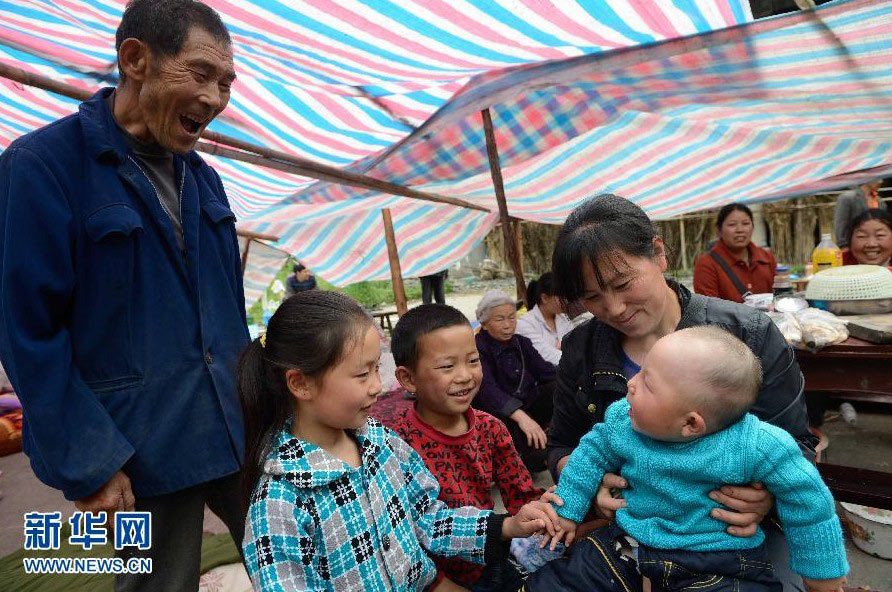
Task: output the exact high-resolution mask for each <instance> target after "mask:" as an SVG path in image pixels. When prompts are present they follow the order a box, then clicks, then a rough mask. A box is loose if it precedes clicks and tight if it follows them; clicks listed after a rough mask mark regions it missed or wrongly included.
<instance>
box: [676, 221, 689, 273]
mask: <svg viewBox="0 0 892 592" xmlns="http://www.w3.org/2000/svg"><path fill="white" fill-rule="evenodd" d="M678 234H679V236H680V237H681V268H682V269H683V270H685V271H687V270H688V239H687V237H685V233H684V218H679V219H678Z"/></svg>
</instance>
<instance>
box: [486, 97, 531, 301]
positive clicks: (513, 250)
mask: <svg viewBox="0 0 892 592" xmlns="http://www.w3.org/2000/svg"><path fill="white" fill-rule="evenodd" d="M480 113H481V114H482V115H483V130H484V132H485V133H486V154H487V156H489V171H490V173H491V174H492V184H493V188H494V189H495V192H496V201H497V202H498V203H499V218H500V220H501V222H502V237H503V238H504V241H503V242H504V245H505V253H506V255H507V259H508V261H510V262H511V267H512V269H513V270H514V285H515V288H516V290H517V299H518V300H521V301H523V302H526V285H525V282H524V279H523V264H522V263H521V262H520V260H519V259H518V258H517V243H516V238H515V233H514V228H513V227H512V225H511V217H510V216H509V214H508V202H507V201H506V199H505V185H504V183H503V182H502V167H501V165H500V164H499V148H498V146H496V136H495V133H494V132H493V129H492V117H491V116H490V114H489V109H484V110H483V111H481V112H480Z"/></svg>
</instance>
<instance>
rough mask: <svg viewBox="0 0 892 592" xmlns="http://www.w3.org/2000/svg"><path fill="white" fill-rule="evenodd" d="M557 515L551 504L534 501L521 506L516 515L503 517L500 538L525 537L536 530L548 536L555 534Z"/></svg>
mask: <svg viewBox="0 0 892 592" xmlns="http://www.w3.org/2000/svg"><path fill="white" fill-rule="evenodd" d="M559 519H560V518H558V515H557V514H556V513H555V511H554V508H552V507H551V504H548V503H545V502H541V501H535V502H530V503H528V504H526V505H525V506H523V507H522V508H521V509H520V510H519V511H518V512H517V514H516V515H514V516H509V517H508V518H505V521H504V522H503V523H502V538H505V539H513V538H526V537H528V536H530V535H533V534H536V533H537V532H543V531H544V532H545V533H547V534H548V536H549V537H553V536H556V535H557V528H556V527H555V525H556V524H557V522H558V520H559Z"/></svg>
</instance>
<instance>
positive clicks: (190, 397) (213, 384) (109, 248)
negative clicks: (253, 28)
mask: <svg viewBox="0 0 892 592" xmlns="http://www.w3.org/2000/svg"><path fill="white" fill-rule="evenodd" d="M116 47H117V53H118V67H119V70H120V74H121V82H120V84H119V85H118V86H117V88H106V89H103V90H101V91H99V92H98V93H96V94H95V95H94V96H93V97H92V98H91V99H89V100H87V101H85V102H84V103H82V104H81V105H80V107H79V109H78V112H77V113H75V114H73V115H70V116H68V117H65V118H63V119H60V120H59V121H56V122H54V123H52V124H50V125H48V126H46V127H44V128H41V129H39V130H37V131H35V132H32V133H30V134H27V135H25V136H23V137H21V138H19V139H17V140H16V141H15V142H13V143H12V145H11V146H10V147H9V148H8V149H7V150H6V151H5V152H4V153H3V154H2V156H0V311H2V315H0V359H2V363H3V365H4V366H5V367H6V369H7V371H8V373H9V376H10V378H11V380H12V383H13V385H14V386H15V389H16V392H17V393H18V395H19V396H20V397H21V400H22V404H23V407H24V415H25V432H24V448H25V452H26V453H27V454H28V456H29V457H30V460H31V466H32V468H33V470H34V472H35V473H36V474H37V476H38V477H39V478H40V479H41V481H43V482H44V483H46V484H48V485H50V486H52V487H55V488H57V489H60V490H62V491H63V493H64V495H65V497H66V498H67V499H70V500H75V501H76V504H77V506H78V508H80V509H81V510H85V511H86V510H90V511H103V510H104V511H107V512H109V514H111V512H114V511H119V510H130V509H134V508H135V509H136V510H140V511H150V512H151V513H152V541H151V543H152V546H151V549H149V550H138V549H133V548H130V547H127V548H125V549H123V550H121V551H119V552H118V553H119V554H122V555H125V556H130V555H133V554H137V553H139V554H140V555H141V556H145V557H152V558H153V573H152V574H149V575H146V574H143V575H131V576H119V579H118V582H117V585H118V589H119V590H137V589H151V590H165V591H170V590H189V591H190V592H191V591H194V590H195V589H196V588H197V585H198V569H199V553H200V547H201V532H202V518H203V512H204V506H205V504H207V505H208V506H210V508H211V509H212V510H213V511H214V512H216V513H217V514H218V515H219V516H220V517H221V518H222V519H223V520H224V522H226V524H227V525H228V527H229V530H230V532H231V533H232V535H233V538H234V539H235V541H236V543H237V546H238V543H240V542H241V538H242V535H243V528H244V522H243V514H242V513H241V508H240V507H239V501H238V500H239V496H238V486H239V483H238V471H239V469H240V465H241V461H242V454H243V446H244V434H243V426H242V416H241V411H240V406H239V403H238V398H237V394H236V386H235V380H234V366H235V363H236V360H237V357H238V355H239V352H240V351H241V350H242V348H243V347H244V346H245V345H246V344H247V342H248V333H247V329H246V323H245V309H244V295H243V290H242V281H241V267H240V260H239V253H238V243H237V239H236V234H235V226H234V221H235V218H234V216H233V214H232V211H231V210H230V208H229V205H228V202H227V200H226V195H225V193H224V191H223V186H222V184H221V182H220V178H219V177H218V176H217V174H216V173H215V172H214V170H213V169H211V168H210V167H209V166H208V165H207V164H205V162H204V161H203V160H202V159H201V158H200V157H199V156H198V154H196V153H195V152H194V151H193V150H192V149H193V147H194V146H195V143H196V141H197V140H198V137H199V135H200V134H201V132H202V130H204V128H205V127H206V126H207V125H208V123H210V121H211V120H212V119H214V117H216V116H217V115H219V114H220V112H221V111H223V109H224V108H225V107H226V104H227V102H228V100H229V89H230V85H231V84H232V83H233V80H234V79H235V72H234V70H233V59H232V47H231V42H230V38H229V33H228V32H227V30H226V27H225V26H224V24H223V22H222V21H221V20H220V17H219V15H217V13H216V12H214V11H213V10H212V9H210V8H209V7H207V6H205V5H204V4H201V3H199V2H196V1H194V0H133V1H131V2H130V3H129V4H128V6H127V8H126V10H125V12H124V16H123V18H122V20H121V24H120V26H119V28H118V30H117V35H116ZM109 540H111V538H110V539H109Z"/></svg>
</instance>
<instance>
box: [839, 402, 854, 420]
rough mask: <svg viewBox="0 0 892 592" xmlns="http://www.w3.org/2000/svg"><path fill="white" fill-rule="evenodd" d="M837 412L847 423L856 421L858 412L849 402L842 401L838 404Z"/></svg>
mask: <svg viewBox="0 0 892 592" xmlns="http://www.w3.org/2000/svg"><path fill="white" fill-rule="evenodd" d="M839 414H840V415H841V416H842V420H843V421H844V422H846V423H847V424H849V425H856V424H857V423H858V412H857V411H855V408H854V407H852V404H851V403H843V404H842V405H840V406H839Z"/></svg>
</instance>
